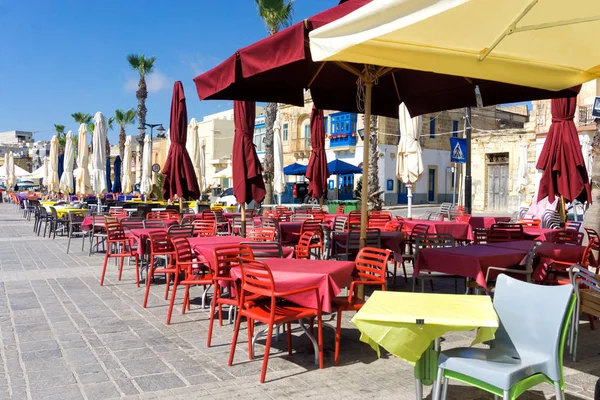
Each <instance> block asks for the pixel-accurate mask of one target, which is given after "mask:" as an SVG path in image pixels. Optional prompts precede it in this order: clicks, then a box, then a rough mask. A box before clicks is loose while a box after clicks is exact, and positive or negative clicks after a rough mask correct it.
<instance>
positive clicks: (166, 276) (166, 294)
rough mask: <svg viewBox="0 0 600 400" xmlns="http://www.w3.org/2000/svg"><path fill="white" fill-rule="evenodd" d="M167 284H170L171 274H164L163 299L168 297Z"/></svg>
mask: <svg viewBox="0 0 600 400" xmlns="http://www.w3.org/2000/svg"><path fill="white" fill-rule="evenodd" d="M169 286H171V274H169V273H166V274H165V300H167V299H168V298H169Z"/></svg>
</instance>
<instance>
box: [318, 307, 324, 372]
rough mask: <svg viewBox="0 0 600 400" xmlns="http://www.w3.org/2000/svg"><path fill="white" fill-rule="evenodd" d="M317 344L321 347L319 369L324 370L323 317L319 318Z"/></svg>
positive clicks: (319, 316)
mask: <svg viewBox="0 0 600 400" xmlns="http://www.w3.org/2000/svg"><path fill="white" fill-rule="evenodd" d="M317 344H318V345H319V369H323V316H322V315H321V314H319V315H318V317H317Z"/></svg>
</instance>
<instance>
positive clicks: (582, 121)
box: [579, 105, 594, 125]
mask: <svg viewBox="0 0 600 400" xmlns="http://www.w3.org/2000/svg"><path fill="white" fill-rule="evenodd" d="M592 109H593V106H592V105H588V106H579V125H591V124H593V123H594V117H593V116H592Z"/></svg>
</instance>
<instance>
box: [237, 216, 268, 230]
mask: <svg viewBox="0 0 600 400" xmlns="http://www.w3.org/2000/svg"><path fill="white" fill-rule="evenodd" d="M234 218H235V217H234ZM260 226H262V227H263V228H275V229H279V221H278V220H277V218H272V217H260Z"/></svg>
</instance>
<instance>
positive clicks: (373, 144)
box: [369, 115, 383, 210]
mask: <svg viewBox="0 0 600 400" xmlns="http://www.w3.org/2000/svg"><path fill="white" fill-rule="evenodd" d="M369 123H370V124H371V137H370V138H369V140H370V142H369V146H370V148H369V210H381V207H382V206H383V202H382V200H381V191H380V189H379V188H380V186H379V149H378V147H377V142H378V140H377V135H378V132H377V116H376V115H371V120H370V121H369Z"/></svg>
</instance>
